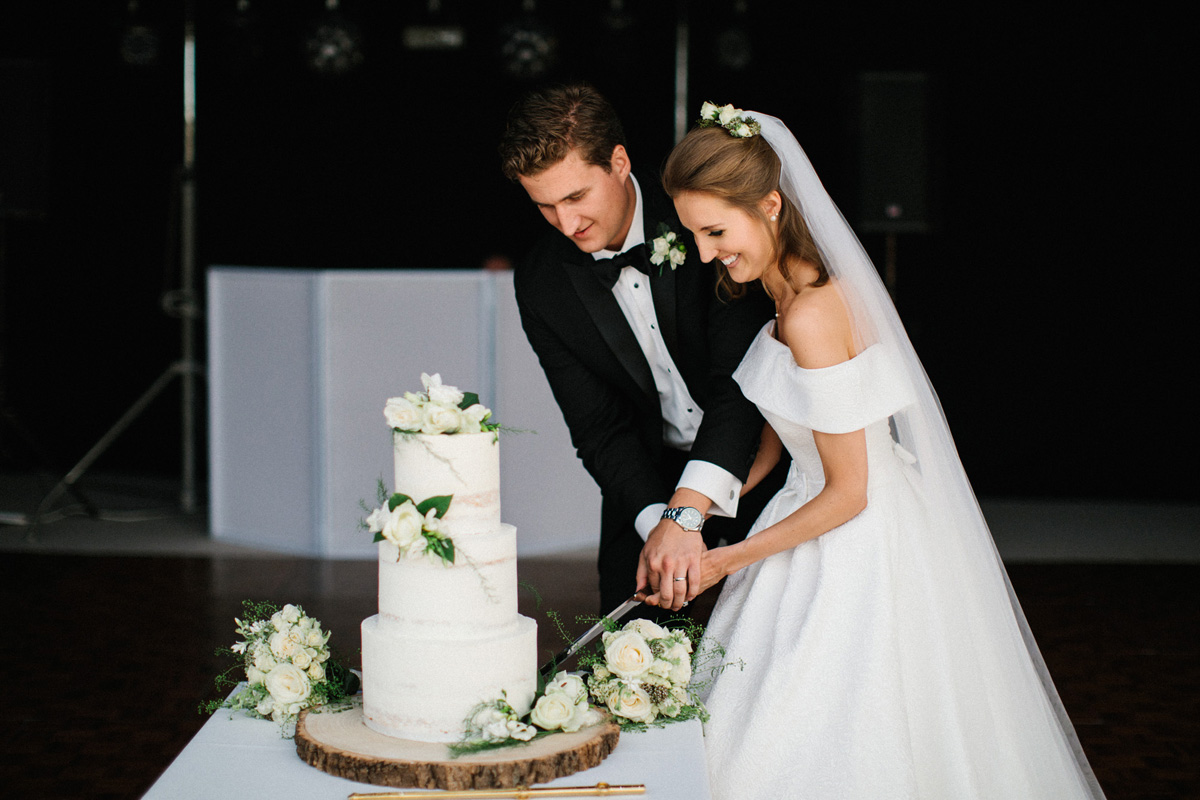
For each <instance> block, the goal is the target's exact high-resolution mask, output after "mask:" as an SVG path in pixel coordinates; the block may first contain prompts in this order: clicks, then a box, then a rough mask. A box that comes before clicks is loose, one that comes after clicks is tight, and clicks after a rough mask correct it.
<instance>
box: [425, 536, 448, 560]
mask: <svg viewBox="0 0 1200 800" xmlns="http://www.w3.org/2000/svg"><path fill="white" fill-rule="evenodd" d="M423 535H424V536H425V541H426V545H425V549H426V550H428V551H429V552H430V553H433V554H434V555H435V556H437V557H438V558H440V559H442V561H445V562H446V563H447V564H453V563H454V540H453V539H442V538H440V537H439V536H438V535H437V534H434V533H430V532H429V531H424V532H423Z"/></svg>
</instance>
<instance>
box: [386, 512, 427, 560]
mask: <svg viewBox="0 0 1200 800" xmlns="http://www.w3.org/2000/svg"><path fill="white" fill-rule="evenodd" d="M424 521H425V517H424V516H423V515H422V514H421V512H420V511H417V507H416V506H415V505H413V504H412V501H410V500H405V501H404V502H403V503H401V504H400V505H398V506H396V507H395V508H394V509H392V511H391V513H390V514H389V515H388V520H387V522H386V523H385V524H384V526H383V530H382V531H381V533H383V538H385V539H387V540H388V541H389V542H391V543H392V544H394V545H396V547H398V548H400V549H401V550H404V549H405V548H407V547H411V546H412V545H413V544H414V543H415V542H416V541H417V540H418V539H421V538H422V536H421V525H422V523H424Z"/></svg>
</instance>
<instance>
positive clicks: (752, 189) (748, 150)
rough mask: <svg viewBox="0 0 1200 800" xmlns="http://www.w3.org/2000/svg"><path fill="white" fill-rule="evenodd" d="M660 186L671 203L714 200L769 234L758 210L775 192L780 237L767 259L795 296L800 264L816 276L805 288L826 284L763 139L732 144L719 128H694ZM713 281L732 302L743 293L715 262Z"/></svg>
mask: <svg viewBox="0 0 1200 800" xmlns="http://www.w3.org/2000/svg"><path fill="white" fill-rule="evenodd" d="M662 183H663V188H664V189H665V190H666V192H667V194H669V195H670V196H671V197H676V196H678V195H679V194H680V193H682V192H702V193H704V194H710V195H714V196H716V197H719V198H721V199H722V200H725V201H726V202H728V203H729V204H730V205H732V206H734V207H735V208H740V209H741V210H742V211H745V212H746V213H747V214H749V215H750V217H751V218H752V219H757V220H759V221H761V222H762V224H763V226H764V227H766V228H768V230H769V229H770V223H769V221H768V220H767V215H766V214H765V213H763V210H762V207H761V206H760V205H759V204H760V203H761V202H762V199H763V198H764V197H766V196H767V195H768V194H770V193H771V192H772V191H777V192H779V197H780V198H781V199H782V201H783V206H782V207H781V208H780V209H779V234H778V236H775V237H773V239H772V246H773V252H772V256H773V259H774V262H775V264H776V266H777V268H778V270H779V273H780V275H782V276H783V279H784V280H786V281H787V282H788V284H789V285H790V286H791V287H792V288H793V289H795V290H797V291H799V290H800V289H802V288H803V286H802V285H801V284H800V283H799V279H798V278H797V276H796V274H795V273H794V271H793V268H794V267H795V266H796V265H797V263H798V262H800V261H805V262H808V263H809V264H811V265H812V266H814V267H815V268H816V270H817V279H816V280H814V281H813V282H812V283H811V284H809V285H810V286H823V285H825V284H826V283H827V282H828V281H829V273H828V271H827V270H826V269H825V263H824V261H822V260H821V254H820V252H819V251H818V250H817V246H816V244H815V243H814V242H813V239H812V235H811V234H810V233H809V232H808V224H807V223H805V221H804V216H803V215H802V214H801V213H800V210H799V209H798V208H796V206H795V205H794V204H793V203H792V201H791V200H789V199H788V198H787V195H785V194H784V193H783V191H782V190H781V189H780V188H779V157H778V156H777V155H775V151H774V150H772V149H771V146H770V145H769V144H767V142H766V140H764V139H763V137H762V136H751V137H748V138H736V137H734V136H730V135H729V133H727V132H726V131H725V129H724V128H721V127H711V128H693V129H692V130H691V131H689V132H688V135H687V136H685V137H684V138H683V141H682V142H680V143H679V144H677V145H676V146H675V149H674V150H672V151H671V155H669V156H668V157H667V162H666V165H665V166H664V167H663V173H662ZM717 275H718V282H717V290H718V292H719V293H723V294H724V295H726V296H728V297H731V298H736V297H741V296H742V295H743V294H745V292H746V287H745V286H743V285H741V284H738V283H735V282H734V281H733V279H732V278H730V277H729V273H728V272H727V271H726V270H725V267H724V265H722V264H721V263H720V262H718V263H717Z"/></svg>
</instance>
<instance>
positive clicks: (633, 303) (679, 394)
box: [592, 176, 742, 539]
mask: <svg viewBox="0 0 1200 800" xmlns="http://www.w3.org/2000/svg"><path fill="white" fill-rule="evenodd" d="M630 178H631V179H632V180H633V188H634V192H635V194H636V195H637V206H636V207H635V209H634V215H633V224H632V225H630V227H629V233H628V234H627V235H626V237H625V243H624V244H623V245H622V246H621V249H620V250H619V251H613V250H601V251H599V252H597V253H593V254H592V255H593V257H594V258H596V259H597V260H599V259H601V258H612V257H613V256H615V255H617V254H618V253H623V252H625V251H626V250H629V249H630V248H633V247H636V246H637V245H639V244H642V243H644V242H645V241H646V230H645V225H644V224H643V222H642V188H641V186H639V185H638V182H637V179H636V178H633V176H630ZM669 268H670V267H668V266H666V265H664V269H669ZM612 292H613V297H615V298H616V301H617V305H619V306H620V307H621V313H622V314H624V315H625V319H626V321H628V322H629V327H630V328H631V329H633V335H634V337H635V338H636V339H637V342H638V346H639V347H641V349H642V353H643V354H644V355H645V356H646V361H647V362H649V364H650V372H651V373H652V374H653V375H654V386H655V388H656V389H657V390H658V400H659V405H660V406H661V407H662V417H663V443H664V444H665V445H666V446H668V447H672V448H674V449H676V450H683V451H684V452H687V451H690V450H691V449H692V444H693V443H694V442H695V441H696V432H697V431H698V430H699V429H700V421H701V420H702V419H703V418H704V411H703V410H701V408H700V406H698V405H696V401H695V400H693V399H692V395H691V393H690V392H689V391H688V388H687V384H686V383H684V381H683V378H682V376H680V374H679V370H678V369H676V367H675V361H674V359H672V358H671V354H670V352H668V351H667V345H666V343H665V342H664V341H663V338H662V333H661V331H659V329H658V317H657V316H656V315H655V313H654V298H653V296H652V295H651V294H650V281H649V279H648V278H647V276H646V275H645V274H643V273H641V272H639V271H638V270H637V269H636V268H634V267H625V268H624V269H622V270H621V274H620V275H619V276H618V277H617V282H616V284H615V285H614V286H613V289H612ZM679 487H686V488H688V489H694V490H695V491H697V492H700V493H701V494H703V495H704V496H705V497H708V498H709V499H710V500H712V501H713V505H712V508H711V509H709V513H712V514H717V515H719V516H723V517H732V516H734V515H735V514H737V505H738V497H739V495H740V494H741V491H742V482H741V481H739V480H738V479H737V478H735V477H734V476H733V475H732V474H730V473H729V472H728V471H726V470H724V469H722V468H721V467H718V466H717V465H716V464H713V463H711V462H708V461H689V462H688V463H687V466H685V467H684V469H683V474H682V475H681V476H680V477H679V483H678V484H677V485H676V488H679ZM666 508H667V504H666V503H653V504H651V505H649V506H646V508H644V509H642V511H641V512H640V513H639V514H638V515H637V519H636V520H634V527H635V528H636V529H637V532H638V534H639V535H640V536H641V537H642V538H643V539H645V538H646V537H647V536H649V535H650V531H652V530H654V526H655V525H657V524H658V521H659V520H660V519H661V518H662V512H663V511H665V510H666Z"/></svg>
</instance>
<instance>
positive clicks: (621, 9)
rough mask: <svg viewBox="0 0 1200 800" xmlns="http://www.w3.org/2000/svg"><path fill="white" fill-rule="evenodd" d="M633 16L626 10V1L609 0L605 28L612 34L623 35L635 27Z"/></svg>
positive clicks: (605, 14)
mask: <svg viewBox="0 0 1200 800" xmlns="http://www.w3.org/2000/svg"><path fill="white" fill-rule="evenodd" d="M633 22H634V19H633V14H630V13H629V11H628V10H627V9H626V8H625V0H609V2H608V11H606V12H604V27H606V28H608V30H609V31H610V32H611V33H616V34H623V33H625V32H627V31H628V30H629V29H630V28H632V27H633Z"/></svg>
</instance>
